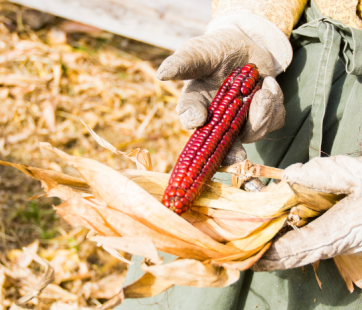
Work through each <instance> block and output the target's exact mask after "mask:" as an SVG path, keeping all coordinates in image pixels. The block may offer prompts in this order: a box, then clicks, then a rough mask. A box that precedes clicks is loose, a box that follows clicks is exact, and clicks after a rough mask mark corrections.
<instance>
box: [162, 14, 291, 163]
mask: <svg viewBox="0 0 362 310" xmlns="http://www.w3.org/2000/svg"><path fill="white" fill-rule="evenodd" d="M233 10H234V11H238V12H237V13H235V14H222V13H221V14H219V15H217V16H216V18H214V20H213V21H212V22H211V23H210V24H209V26H208V29H207V31H206V33H205V34H204V35H203V36H200V37H196V38H193V39H191V40H189V41H188V42H186V43H185V44H184V45H183V46H182V47H181V48H180V49H178V50H177V51H176V52H175V53H174V54H173V55H172V56H170V57H168V58H167V59H166V60H165V61H164V62H163V63H162V64H161V66H160V67H159V69H158V72H157V77H158V78H159V79H160V80H163V81H165V80H188V81H186V82H185V86H184V88H183V90H182V94H181V96H180V98H179V101H178V104H177V108H176V111H177V113H178V114H179V115H180V120H181V123H182V125H183V126H184V128H186V129H194V128H196V127H200V126H202V125H203V124H204V123H205V121H206V118H207V107H208V106H209V104H210V102H211V101H212V99H213V98H214V96H215V95H216V93H217V91H218V89H219V87H220V86H221V85H222V83H223V81H224V79H225V78H226V77H227V76H228V75H229V74H230V72H231V71H232V70H233V69H235V68H236V67H238V66H243V65H245V64H246V63H249V62H251V63H255V64H256V65H257V66H258V68H259V71H260V74H261V76H263V77H266V78H265V81H264V84H263V87H262V89H261V90H260V91H259V92H258V93H257V94H256V95H255V97H254V99H253V101H252V103H251V106H250V112H249V116H248V119H247V122H246V124H245V125H244V127H243V129H242V131H241V134H240V138H241V139H240V140H239V141H238V142H237V143H235V146H234V147H233V149H232V151H231V153H232V154H233V156H232V157H230V156H229V160H228V161H229V164H232V163H234V162H235V161H238V159H237V158H239V160H240V158H241V159H242V158H243V156H242V155H241V153H242V152H244V153H245V151H244V150H243V148H242V145H241V143H240V142H242V143H252V142H256V141H259V140H261V139H263V137H264V136H265V134H267V133H268V132H271V131H273V130H276V129H278V128H280V127H282V126H283V124H284V117H285V109H284V105H283V94H282V91H281V89H280V87H279V85H278V83H277V82H276V81H275V79H274V76H275V75H276V74H278V73H280V72H281V71H283V70H284V69H285V68H286V67H287V66H288V65H289V63H290V61H291V58H292V50H291V46H290V43H289V40H288V39H287V37H286V36H285V35H284V33H283V32H282V31H281V30H280V29H279V28H278V27H277V26H276V25H275V24H273V23H272V22H270V21H269V20H267V19H265V18H263V17H261V16H258V15H256V14H253V13H250V12H243V11H242V10H236V8H233ZM232 158H234V159H235V160H233V159H232ZM244 159H245V158H244ZM233 161H234V162H233Z"/></svg>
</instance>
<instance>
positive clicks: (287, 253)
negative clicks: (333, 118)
mask: <svg viewBox="0 0 362 310" xmlns="http://www.w3.org/2000/svg"><path fill="white" fill-rule="evenodd" d="M283 179H284V180H287V181H288V182H290V183H298V184H301V185H303V186H306V187H309V188H312V189H316V190H319V191H322V192H327V193H333V194H346V195H347V197H345V198H344V199H342V200H341V201H340V202H338V203H337V204H336V205H335V206H333V207H332V208H331V209H329V210H328V211H327V212H326V213H324V214H323V215H322V216H320V217H319V218H317V219H315V220H314V221H312V222H311V223H309V224H308V225H306V226H305V227H303V228H301V229H300V230H294V231H290V232H288V233H287V234H285V235H284V236H282V237H281V238H279V239H278V240H277V241H275V242H274V243H273V244H272V246H271V247H270V249H269V250H268V251H267V252H266V253H265V254H264V256H263V257H262V259H261V260H260V261H259V262H257V263H256V264H255V265H254V266H253V268H252V269H253V270H254V271H271V270H276V269H290V268H295V267H299V266H303V265H307V264H310V263H313V262H315V261H318V260H320V259H327V258H332V257H334V256H336V255H340V254H353V253H356V252H360V251H362V157H358V158H353V157H347V156H334V157H328V158H320V157H318V158H314V159H312V160H311V161H310V162H308V163H306V164H304V165H303V164H294V165H292V166H290V167H288V168H287V169H285V171H284V173H283Z"/></svg>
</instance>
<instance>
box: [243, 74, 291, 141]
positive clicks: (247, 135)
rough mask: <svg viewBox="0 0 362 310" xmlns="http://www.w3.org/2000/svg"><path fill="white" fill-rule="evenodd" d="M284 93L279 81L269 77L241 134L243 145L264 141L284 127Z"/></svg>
mask: <svg viewBox="0 0 362 310" xmlns="http://www.w3.org/2000/svg"><path fill="white" fill-rule="evenodd" d="M284 120H285V108H284V105H283V93H282V90H281V89H280V86H279V84H278V83H277V81H276V80H275V79H274V78H273V77H271V76H268V77H266V78H265V79H264V82H263V87H262V89H261V90H260V91H258V92H257V93H256V94H255V96H254V98H253V101H252V102H251V105H250V110H249V116H248V119H247V121H246V123H245V125H244V126H243V128H242V130H241V132H240V138H241V141H242V142H243V143H253V142H256V141H259V140H262V139H263V138H264V136H265V135H266V134H267V133H269V132H272V131H274V130H277V129H279V128H281V127H282V126H283V125H284Z"/></svg>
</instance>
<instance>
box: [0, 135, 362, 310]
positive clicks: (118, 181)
mask: <svg viewBox="0 0 362 310" xmlns="http://www.w3.org/2000/svg"><path fill="white" fill-rule="evenodd" d="M94 136H95V138H96V139H97V141H98V142H99V143H100V144H102V145H103V146H105V147H106V148H108V149H110V150H112V151H113V152H118V151H117V150H116V149H115V148H114V147H113V146H112V145H110V144H108V143H105V141H104V140H102V139H101V138H99V137H98V136H97V135H95V134H94ZM41 145H42V147H43V148H44V149H46V150H48V151H50V152H51V153H53V154H55V155H56V156H58V157H60V158H61V159H63V160H64V161H65V162H66V163H67V164H69V165H72V166H74V167H75V168H76V169H77V170H78V172H79V173H80V175H81V176H82V179H78V178H74V177H70V176H68V175H65V174H62V173H60V172H55V171H50V170H45V169H40V168H34V167H28V166H25V165H16V164H10V163H6V162H0V164H4V165H10V166H13V167H14V168H17V169H19V170H20V171H22V172H24V173H26V174H28V175H29V176H31V177H33V178H35V179H38V180H40V181H41V182H42V185H43V188H44V190H45V195H52V196H57V197H59V198H61V199H62V200H63V201H64V202H63V203H62V204H60V205H59V206H57V207H56V211H57V213H58V214H59V215H60V216H62V217H63V218H64V219H65V220H66V221H67V222H68V223H70V224H71V225H74V226H78V225H80V226H84V227H87V228H89V229H90V230H91V231H92V232H93V233H92V234H91V235H90V236H89V238H90V240H93V241H94V242H97V244H99V245H102V246H103V247H104V248H105V249H108V251H110V253H112V252H114V253H115V252H116V251H117V250H121V251H124V252H128V253H131V254H136V255H142V256H144V257H145V258H147V259H148V263H146V262H145V263H144V264H143V267H142V268H143V270H144V271H145V274H144V276H143V277H141V278H140V279H139V280H137V281H136V282H134V283H132V284H130V285H128V286H127V287H125V288H124V289H123V291H121V289H120V291H119V293H117V294H116V295H115V296H114V298H112V299H110V300H109V301H108V302H107V303H106V304H104V305H103V307H102V309H106V308H107V307H108V306H109V307H111V306H112V307H113V306H115V305H116V304H119V303H121V302H122V300H123V299H124V298H140V297H150V296H154V295H157V294H158V293H160V292H162V291H164V290H166V289H168V288H169V287H171V286H173V285H176V284H177V285H189V286H196V287H223V286H227V285H230V284H231V283H233V282H235V281H236V280H237V279H238V277H239V271H240V270H245V269H248V268H250V266H252V265H253V264H254V263H255V262H256V261H257V260H258V259H259V258H260V257H261V256H262V255H263V253H264V252H265V251H266V250H267V249H268V248H269V246H270V241H271V240H272V239H273V237H274V236H275V235H276V234H278V233H279V231H280V230H281V229H282V228H283V227H285V224H286V223H289V224H291V225H293V223H292V222H291V220H292V218H291V216H294V218H295V219H297V221H296V222H295V221H294V224H295V223H299V225H296V226H301V225H303V224H305V223H306V222H307V221H309V220H311V219H312V218H313V217H316V216H319V215H320V214H322V213H323V212H324V211H325V210H327V209H329V208H330V207H332V206H333V205H334V204H335V203H336V202H337V201H339V200H340V199H341V198H342V197H343V196H337V195H332V194H326V193H320V192H316V191H313V190H310V189H307V188H304V187H302V186H299V185H297V184H295V185H292V186H290V185H289V184H288V183H286V182H283V181H282V182H279V183H278V184H274V185H272V186H270V187H268V188H267V190H265V191H263V192H259V193H250V192H245V191H243V190H240V189H237V188H234V187H230V186H227V185H224V184H221V183H217V182H209V183H208V186H207V187H206V190H205V191H204V192H203V193H202V195H201V196H200V198H199V199H198V200H197V201H196V202H195V205H194V206H193V207H192V209H191V211H190V212H187V213H185V214H183V215H182V217H180V216H178V215H176V214H175V213H173V212H172V211H170V210H169V209H167V208H165V207H164V206H163V205H162V204H161V202H160V200H161V198H162V195H163V193H164V190H165V188H166V186H167V184H168V179H169V175H168V174H164V173H156V172H153V171H147V169H151V167H152V165H151V163H150V157H149V155H147V152H146V151H141V150H137V151H135V152H130V153H127V154H125V153H120V154H122V155H125V156H126V157H130V156H131V159H132V160H134V161H135V162H137V161H138V158H139V157H137V156H139V154H146V156H142V157H141V158H142V162H141V163H140V165H142V166H140V168H141V169H142V170H124V171H122V172H119V171H115V170H113V169H112V168H110V167H108V166H106V165H104V164H101V163H99V162H97V161H95V160H92V159H89V158H79V157H74V156H70V155H68V154H66V153H64V152H62V151H60V150H59V149H56V148H54V147H52V146H51V145H50V144H47V143H42V144H41ZM248 165H249V166H250V164H248ZM244 166H245V165H244ZM234 168H235V167H234ZM234 168H233V169H234ZM238 171H239V172H240V169H239V170H238ZM255 171H258V172H257V173H258V175H260V171H267V172H268V173H269V171H270V170H268V168H267V167H265V168H263V169H257V170H255ZM272 171H276V170H272ZM269 174H270V173H269ZM157 250H161V251H164V252H167V253H170V254H174V255H177V256H178V257H179V258H178V259H177V260H175V261H173V262H170V263H167V264H162V259H161V258H160V257H159V256H158V253H157ZM117 253H118V252H117ZM117 255H118V256H117ZM115 256H116V257H118V258H119V259H121V260H122V261H124V262H129V261H128V260H127V259H126V258H125V257H122V256H120V254H119V253H118V254H115ZM337 262H339V269H340V270H342V269H346V267H345V265H346V264H345V263H344V262H345V260H341V259H339V260H337ZM337 265H338V263H337ZM344 274H347V272H346V271H345V272H344ZM351 277H352V276H350V277H349V278H348V281H349V282H348V283H351V281H357V282H358V281H359V279H355V278H353V277H352V278H353V279H352V278H351ZM346 281H347V280H346ZM358 283H359V282H358ZM349 288H350V286H349Z"/></svg>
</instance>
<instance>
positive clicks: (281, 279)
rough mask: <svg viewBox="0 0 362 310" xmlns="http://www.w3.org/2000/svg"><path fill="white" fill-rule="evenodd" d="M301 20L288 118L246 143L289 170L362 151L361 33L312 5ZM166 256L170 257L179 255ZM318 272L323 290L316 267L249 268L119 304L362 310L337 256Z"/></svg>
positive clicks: (285, 81)
mask: <svg viewBox="0 0 362 310" xmlns="http://www.w3.org/2000/svg"><path fill="white" fill-rule="evenodd" d="M300 24H301V26H300V27H299V28H297V29H296V30H295V31H294V32H293V34H292V38H291V42H292V45H293V48H294V58H293V61H292V63H291V65H290V67H289V68H288V69H287V71H286V72H285V73H283V74H281V75H280V76H278V78H277V80H278V82H279V84H280V86H281V88H282V90H283V93H284V97H285V98H284V102H285V108H286V111H287V113H286V122H285V125H284V127H283V128H281V129H280V130H277V131H275V132H273V133H271V134H269V135H268V136H267V137H266V138H265V139H264V140H262V141H260V142H258V143H254V144H252V145H246V146H245V149H246V151H247V153H248V158H249V159H250V160H251V161H252V162H254V163H260V164H265V165H268V166H274V167H280V168H285V167H287V166H289V165H291V164H293V163H296V162H306V161H308V160H309V159H310V158H312V157H315V156H319V155H322V156H325V154H330V155H337V154H342V155H352V156H361V148H362V147H361V141H362V131H361V130H360V129H361V128H362V83H361V82H362V32H361V31H358V30H355V29H351V28H349V27H345V26H344V25H343V24H341V23H340V22H338V21H335V20H332V19H330V18H327V17H323V16H322V15H321V13H320V12H319V10H318V9H317V7H316V6H315V4H314V3H313V2H312V3H311V7H307V8H306V10H305V17H304V19H302V21H301V23H300ZM347 72H348V73H347ZM223 177H224V178H227V175H223ZM161 255H163V256H165V258H166V261H170V260H172V259H173V258H174V257H172V256H171V255H165V254H164V253H162V254H161ZM141 260H142V258H140V257H134V258H133V261H134V262H136V264H135V265H133V266H132V267H131V268H130V270H129V274H128V276H127V279H126V284H128V283H131V282H133V281H135V280H136V279H138V278H139V277H140V276H141V275H142V272H141V270H140V268H139V262H140V261H141ZM318 275H319V278H320V280H321V281H322V290H320V289H319V287H318V284H317V281H316V279H315V275H314V272H313V269H312V267H311V266H306V267H305V272H303V270H302V268H296V269H292V270H286V271H274V272H261V273H254V272H252V271H251V270H248V271H245V272H242V273H241V277H240V280H239V281H238V282H236V283H234V284H233V285H231V286H229V287H226V288H192V287H180V286H175V287H173V288H171V289H169V290H168V291H166V292H164V293H162V294H160V295H158V296H156V297H154V298H145V299H137V300H125V301H124V303H123V304H122V305H121V306H119V307H118V308H117V309H118V310H123V309H124V310H125V309H127V310H130V309H132V310H151V309H152V310H156V309H160V310H161V309H162V310H167V309H170V310H179V309H180V310H203V309H208V310H242V309H258V310H259V309H260V310H279V309H288V310H298V309H303V310H305V309H316V310H317V309H321V310H327V309H343V310H356V309H362V292H361V290H360V289H359V288H356V289H355V291H354V292H353V293H352V294H351V293H349V291H348V290H347V287H346V285H345V283H344V281H343V279H342V278H341V276H340V275H339V272H338V270H337V268H336V267H335V265H334V262H333V260H326V261H322V262H321V264H320V267H319V271H318Z"/></svg>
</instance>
